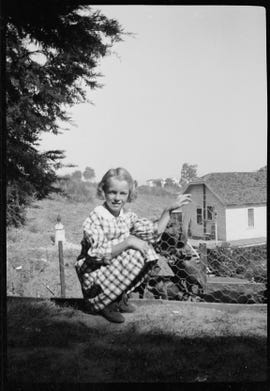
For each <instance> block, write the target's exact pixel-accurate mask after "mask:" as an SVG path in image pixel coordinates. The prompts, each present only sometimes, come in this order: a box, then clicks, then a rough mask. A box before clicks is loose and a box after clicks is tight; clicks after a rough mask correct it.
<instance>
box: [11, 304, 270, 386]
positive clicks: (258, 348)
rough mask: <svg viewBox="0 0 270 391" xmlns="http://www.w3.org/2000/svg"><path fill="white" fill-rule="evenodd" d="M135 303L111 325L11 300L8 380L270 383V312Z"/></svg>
mask: <svg viewBox="0 0 270 391" xmlns="http://www.w3.org/2000/svg"><path fill="white" fill-rule="evenodd" d="M132 302H133V303H134V304H135V305H136V306H137V310H136V312H135V313H133V314H125V319H126V320H125V323H123V324H112V323H110V322H108V321H107V320H106V319H104V318H102V317H101V316H97V315H96V316H94V315H89V314H87V313H85V312H83V311H82V308H81V301H80V300H78V299H77V300H75V301H73V302H72V300H71V301H70V302H69V304H71V306H69V307H66V306H63V302H62V301H61V300H59V301H58V303H57V304H55V302H52V301H49V300H39V301H38V300H33V299H29V300H27V299H24V298H14V297H13V298H10V299H9V300H8V303H7V304H8V305H7V330H8V361H7V362H8V365H7V370H8V380H9V381H10V382H11V381H16V382H18V383H21V382H30V383H36V382H37V383H62V382H71V383H113V382H117V383H121V382H144V383H145V382H162V383H164V382H195V383H197V382H264V381H266V370H267V362H266V331H267V326H266V320H267V316H266V305H242V306H241V305H235V304H231V305H230V304H205V303H185V302H173V301H170V302H168V301H162V300H132ZM78 303H79V304H78Z"/></svg>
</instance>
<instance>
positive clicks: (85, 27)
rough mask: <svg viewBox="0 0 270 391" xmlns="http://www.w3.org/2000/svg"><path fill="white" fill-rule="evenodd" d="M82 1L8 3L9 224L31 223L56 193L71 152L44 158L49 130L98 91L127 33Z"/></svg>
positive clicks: (14, 0)
mask: <svg viewBox="0 0 270 391" xmlns="http://www.w3.org/2000/svg"><path fill="white" fill-rule="evenodd" d="M80 3H81V2H80V1H69V2H67V1H64V0H61V1H60V0H46V1H45V0H44V1H35V0H24V1H20V0H9V1H8V2H7V4H6V14H5V22H6V23H5V26H6V29H5V30H6V112H7V117H6V124H7V126H6V128H7V185H8V186H7V190H8V191H7V204H8V208H7V220H8V221H7V222H8V224H15V225H18V224H19V223H22V222H23V221H24V209H25V207H26V205H28V204H29V202H30V201H31V198H32V197H33V196H35V197H37V198H38V199H41V198H43V197H46V195H48V194H49V192H51V191H56V188H55V187H54V186H53V184H54V182H55V180H56V177H57V175H56V170H57V169H58V168H60V167H61V165H62V163H61V160H62V159H63V157H64V151H60V150H55V151H47V152H45V153H41V152H40V151H39V150H38V146H39V141H40V135H41V133H42V132H52V133H54V134H57V133H59V131H60V130H59V127H58V124H57V120H61V121H69V120H70V117H69V116H68V114H67V112H66V109H67V107H69V106H71V105H74V104H76V103H79V102H85V101H86V90H87V88H90V89H95V88H99V87H101V86H102V85H101V84H100V83H99V82H98V78H99V76H101V75H100V74H99V73H98V72H97V67H98V64H99V61H100V59H101V58H102V57H104V56H105V55H108V54H110V49H111V47H112V46H113V44H114V43H115V42H118V41H121V40H122V37H123V35H124V32H123V30H122V28H121V26H120V25H119V24H118V22H117V21H116V20H113V19H108V18H106V16H104V15H102V14H101V13H100V12H99V11H93V10H92V8H89V7H87V6H81V5H80Z"/></svg>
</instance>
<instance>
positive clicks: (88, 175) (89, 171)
mask: <svg viewBox="0 0 270 391" xmlns="http://www.w3.org/2000/svg"><path fill="white" fill-rule="evenodd" d="M95 176H96V174H95V170H94V169H93V168H91V167H86V168H85V170H84V172H83V177H84V179H85V180H86V181H90V180H91V179H93V178H95Z"/></svg>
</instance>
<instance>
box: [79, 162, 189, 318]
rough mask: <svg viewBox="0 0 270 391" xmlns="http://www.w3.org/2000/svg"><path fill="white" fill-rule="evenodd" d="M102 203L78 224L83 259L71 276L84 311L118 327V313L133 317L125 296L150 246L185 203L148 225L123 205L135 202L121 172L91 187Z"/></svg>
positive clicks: (184, 198) (146, 263)
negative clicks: (76, 279) (79, 288)
mask: <svg viewBox="0 0 270 391" xmlns="http://www.w3.org/2000/svg"><path fill="white" fill-rule="evenodd" d="M97 196H98V197H99V198H101V199H103V200H104V203H103V205H99V206H97V207H95V208H94V209H93V210H92V211H91V212H90V214H89V216H88V217H87V219H86V220H85V222H84V224H83V230H84V240H83V241H84V243H86V245H87V249H88V252H87V255H86V256H84V257H83V258H82V259H80V258H81V257H78V260H77V262H76V265H75V267H76V271H77V274H78V277H79V280H80V283H81V286H82V292H83V296H84V298H85V301H86V303H87V307H88V309H89V310H90V311H91V312H92V313H96V314H100V315H102V316H104V317H105V318H106V319H108V320H109V321H111V322H117V323H121V322H124V320H125V318H124V317H123V315H122V314H121V313H124V312H133V311H134V310H135V308H134V307H133V306H131V305H130V304H128V303H127V297H128V294H129V293H130V292H131V291H132V290H134V289H135V288H136V287H137V286H138V285H140V284H141V283H142V281H143V280H144V278H145V277H146V274H147V273H148V271H149V270H150V269H151V267H152V266H153V264H154V263H156V262H157V259H158V255H157V254H156V252H155V251H154V248H153V247H152V244H153V243H155V242H157V241H158V240H159V238H160V236H161V234H162V232H163V231H164V230H165V228H166V226H167V224H168V222H169V219H170V213H171V212H172V211H173V210H175V209H178V208H181V207H182V206H184V205H186V204H187V203H189V202H190V201H191V196H190V195H189V194H185V195H180V196H178V197H177V200H176V201H175V202H174V203H172V204H171V205H169V206H168V207H167V208H166V209H164V211H163V213H162V214H161V217H160V219H159V220H158V221H157V222H152V221H150V220H148V219H145V218H138V216H137V215H136V214H135V213H133V212H129V211H125V209H124V206H125V204H126V203H127V202H132V201H133V200H134V199H135V197H136V191H135V185H134V181H133V179H132V177H131V175H130V174H129V173H128V171H127V170H125V169H124V168H121V167H119V168H116V169H110V170H109V171H107V172H106V174H105V175H104V177H103V178H102V180H101V182H100V183H99V185H98V188H97Z"/></svg>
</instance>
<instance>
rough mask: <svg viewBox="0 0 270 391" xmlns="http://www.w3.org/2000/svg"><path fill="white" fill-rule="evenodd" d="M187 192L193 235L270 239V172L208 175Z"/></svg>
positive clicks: (185, 212)
mask: <svg viewBox="0 0 270 391" xmlns="http://www.w3.org/2000/svg"><path fill="white" fill-rule="evenodd" d="M183 193H190V194H191V195H192V201H193V202H192V203H190V204H189V205H187V206H186V207H185V208H184V210H183V224H184V228H185V229H188V230H189V233H190V235H191V237H193V238H198V239H205V238H210V239H217V240H222V241H231V240H239V239H253V238H261V237H265V238H266V171H264V172H259V171H258V172H231V173H213V174H207V175H205V176H203V177H201V178H198V179H196V180H194V181H192V182H190V183H189V184H188V185H186V187H185V188H184V189H183Z"/></svg>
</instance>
